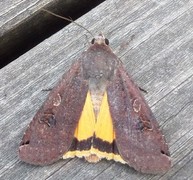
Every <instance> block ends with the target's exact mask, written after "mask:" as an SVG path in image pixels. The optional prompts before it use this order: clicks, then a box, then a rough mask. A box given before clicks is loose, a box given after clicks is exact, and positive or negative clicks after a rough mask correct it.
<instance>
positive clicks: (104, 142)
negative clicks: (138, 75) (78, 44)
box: [19, 34, 171, 174]
mask: <svg viewBox="0 0 193 180" xmlns="http://www.w3.org/2000/svg"><path fill="white" fill-rule="evenodd" d="M108 44H109V43H108V40H107V39H106V38H105V37H104V36H103V35H102V34H99V35H98V36H97V37H96V38H94V39H93V40H92V43H91V45H90V47H89V48H88V50H87V51H85V52H83V53H82V55H81V56H80V58H79V60H78V61H77V62H75V63H74V64H73V65H72V67H71V68H70V69H69V71H68V72H67V73H65V74H64V75H63V77H62V79H61V80H60V82H59V83H58V84H57V85H56V87H55V88H54V89H53V90H52V91H51V92H50V94H49V96H48V98H47V100H46V101H45V103H44V104H43V106H42V107H41V108H40V109H39V111H38V112H37V113H36V115H35V117H34V118H33V120H32V121H31V123H30V124H29V126H28V128H27V130H26V132H25V134H24V136H23V139H22V141H21V143H20V147H19V157H20V159H21V160H22V161H24V162H27V163H30V164H35V165H48V164H51V163H53V162H55V161H57V160H59V159H61V158H64V159H66V158H73V157H75V156H76V157H80V158H81V157H84V158H85V159H86V160H87V161H89V162H94V163H95V162H98V161H99V160H100V159H102V158H106V159H108V160H115V161H119V162H121V163H125V164H128V165H129V166H131V167H133V168H134V169H135V170H137V171H140V172H143V173H152V174H156V173H163V172H166V171H167V170H168V169H169V168H170V166H171V160H170V157H169V156H170V155H169V150H168V146H167V144H166V141H165V138H164V136H163V135H162V133H161V131H160V129H159V126H158V123H157V121H156V119H155V118H154V116H153V114H152V111H151V110H150V108H149V107H148V105H147V103H146V102H145V100H144V98H143V96H142V95H141V92H140V90H139V88H138V86H136V85H135V84H134V82H133V81H132V79H131V78H130V77H129V75H128V74H127V72H126V70H125V69H124V67H123V64H122V62H121V61H120V59H119V58H118V57H117V56H116V55H115V54H114V53H113V52H112V50H111V49H110V47H109V46H108Z"/></svg>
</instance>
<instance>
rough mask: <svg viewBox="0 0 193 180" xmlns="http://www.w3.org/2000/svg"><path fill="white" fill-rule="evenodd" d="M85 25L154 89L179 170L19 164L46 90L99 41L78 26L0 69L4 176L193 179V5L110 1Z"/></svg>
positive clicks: (150, 97) (0, 169) (0, 175)
mask: <svg viewBox="0 0 193 180" xmlns="http://www.w3.org/2000/svg"><path fill="white" fill-rule="evenodd" d="M18 13H19V12H18ZM77 22H78V23H80V24H81V25H83V26H84V27H86V28H87V29H89V30H90V31H91V32H92V33H93V34H98V33H99V32H101V31H102V32H103V33H104V34H105V35H106V37H107V38H108V39H109V40H110V44H111V47H112V49H113V51H114V52H115V53H116V54H117V56H118V57H120V58H121V60H122V61H123V63H124V64H125V66H126V68H127V70H128V72H129V73H130V74H131V75H132V77H133V79H134V80H135V81H136V83H137V84H138V85H139V86H140V87H142V88H143V89H145V90H147V91H148V94H145V98H146V100H147V102H148V104H149V105H150V107H151V108H152V110H153V112H154V114H155V116H156V117H157V120H158V122H159V124H160V126H161V129H162V131H163V133H164V134H165V137H166V139H167V142H168V145H169V148H170V152H171V158H172V164H173V165H172V168H171V170H169V171H168V172H167V173H165V174H163V175H157V176H155V175H145V174H141V173H139V172H136V171H135V170H133V169H132V168H130V167H128V166H126V165H122V164H120V163H115V162H113V161H106V160H102V161H101V162H99V163H97V164H89V163H87V162H85V161H84V160H83V159H78V158H75V159H72V160H61V161H59V162H57V163H55V164H53V165H50V166H45V167H38V166H32V165H29V164H26V163H23V162H21V161H20V160H19V159H18V154H17V153H18V145H19V143H20V140H21V138H22V136H23V133H24V131H25V129H26V127H27V125H28V124H29V122H30V121H31V119H32V117H33V116H34V114H35V112H36V111H37V110H38V108H39V107H40V106H41V104H42V103H43V102H44V100H45V99H46V97H47V94H48V92H44V91H42V89H46V88H51V87H53V86H54V84H56V83H57V81H58V79H59V78H60V77H61V76H62V74H63V73H64V72H66V71H67V69H69V68H70V65H71V64H72V63H73V62H74V61H75V60H76V59H77V58H78V56H79V55H80V53H81V52H82V51H84V50H86V49H87V47H88V46H89V43H88V41H90V40H91V39H92V37H91V36H90V35H89V34H87V33H86V32H85V31H84V30H83V29H81V28H80V27H77V26H76V25H74V24H71V25H69V26H67V27H66V28H64V29H62V30H61V31H59V32H58V33H56V34H55V35H53V36H52V37H50V38H48V39H47V40H45V41H44V42H42V43H40V44H39V45H38V46H36V47H35V48H33V49H31V50H30V51H29V52H27V53H25V54H24V55H22V56H21V57H19V58H18V59H16V60H15V61H14V62H12V63H11V64H9V65H7V66H6V67H4V68H3V69H1V70H0V77H1V78H0V112H1V114H0V128H1V130H0V135H1V141H0V158H1V159H0V179H2V180H4V179H6V180H7V179H33V180H34V179H49V180H50V179H89V180H90V179H100V180H103V179H107V180H108V179H140V180H141V179H142V180H146V179H151V180H157V179H162V180H167V179H175V180H181V179H182V180H186V179H189V180H190V179H193V100H192V99H193V1H191V0H189V1H188V0H176V1H169V0H143V1H142V0H126V1H123V0H116V1H112V0H107V1H105V2H104V3H102V4H101V5H99V6H98V7H96V8H95V9H93V10H92V11H90V12H89V13H87V14H86V15H84V16H82V17H81V18H80V19H78V21H77ZM133 35H134V37H133V40H132V41H131V42H130V40H131V37H132V36H133ZM129 42H130V43H129Z"/></svg>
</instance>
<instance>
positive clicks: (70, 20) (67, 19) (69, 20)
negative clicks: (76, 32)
mask: <svg viewBox="0 0 193 180" xmlns="http://www.w3.org/2000/svg"><path fill="white" fill-rule="evenodd" d="M41 10H42V11H45V12H47V13H49V14H51V15H53V16H56V17H58V18H61V19H64V20H66V21H68V22H72V23H74V24H76V25H77V26H79V27H81V28H83V29H84V30H86V31H87V32H88V33H89V34H91V36H92V37H94V36H93V34H92V33H91V32H90V31H89V30H88V29H86V28H85V27H84V26H82V25H80V24H79V23H77V22H75V21H73V20H72V19H70V18H66V17H63V16H60V15H58V14H55V13H53V12H51V11H49V10H47V9H44V8H42V9H41Z"/></svg>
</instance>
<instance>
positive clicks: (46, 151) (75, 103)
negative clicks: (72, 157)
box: [19, 61, 88, 165]
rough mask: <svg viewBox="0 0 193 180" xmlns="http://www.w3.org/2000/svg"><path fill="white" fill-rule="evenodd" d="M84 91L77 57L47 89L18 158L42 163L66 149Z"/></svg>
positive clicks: (81, 105) (48, 161) (70, 139)
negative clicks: (57, 80)
mask: <svg viewBox="0 0 193 180" xmlns="http://www.w3.org/2000/svg"><path fill="white" fill-rule="evenodd" d="M87 91H88V84H87V82H86V81H85V80H84V79H83V74H82V68H81V61H78V62H77V63H75V64H74V65H73V66H72V67H71V69H70V70H69V71H68V72H67V73H66V74H65V75H64V76H63V78H62V80H61V81H60V82H59V84H58V85H57V86H56V87H55V88H54V89H53V90H52V91H51V92H50V94H49V95H48V98H47V100H46V101H45V103H44V105H43V106H42V107H41V108H40V110H39V111H38V112H37V113H36V115H35V117H34V118H33V120H32V122H31V123H30V124H29V126H28V128H27V130H26V132H25V134H24V136H23V139H22V142H21V143H20V147H19V156H20V159H21V160H23V161H25V162H27V163H30V164H38V165H45V164H50V163H53V162H55V161H56V160H58V159H59V158H61V157H62V155H63V154H64V153H65V152H67V151H68V149H69V147H70V145H71V143H72V139H73V137H74V131H75V128H76V126H77V124H78V120H79V118H80V115H81V112H82V109H83V106H84V102H85V98H86V94H87Z"/></svg>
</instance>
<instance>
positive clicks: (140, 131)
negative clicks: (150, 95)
mask: <svg viewBox="0 0 193 180" xmlns="http://www.w3.org/2000/svg"><path fill="white" fill-rule="evenodd" d="M107 93H108V101H109V106H110V112H111V115H112V119H113V125H114V129H115V133H116V144H117V147H118V150H119V153H120V155H121V157H122V158H123V159H124V160H125V161H126V162H127V163H128V165H130V166H131V167H133V168H134V169H136V170H138V171H141V172H144V173H155V174H156V173H162V172H165V171H167V170H168V169H169V168H170V166H171V161H170V157H169V151H168V146H167V144H166V142H165V138H164V136H163V135H162V133H161V131H160V129H159V127H158V123H157V121H156V119H155V118H154V116H153V114H152V112H151V110H150V108H149V107H148V105H147V104H146V102H145V100H144V98H143V96H142V95H141V92H140V90H139V88H138V87H137V86H136V85H135V84H134V82H133V81H132V80H131V78H130V77H129V76H128V75H127V73H126V71H125V70H124V68H123V67H122V65H119V67H118V68H117V70H116V72H115V76H114V79H113V80H112V82H111V83H110V85H109V86H108V88H107Z"/></svg>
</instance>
